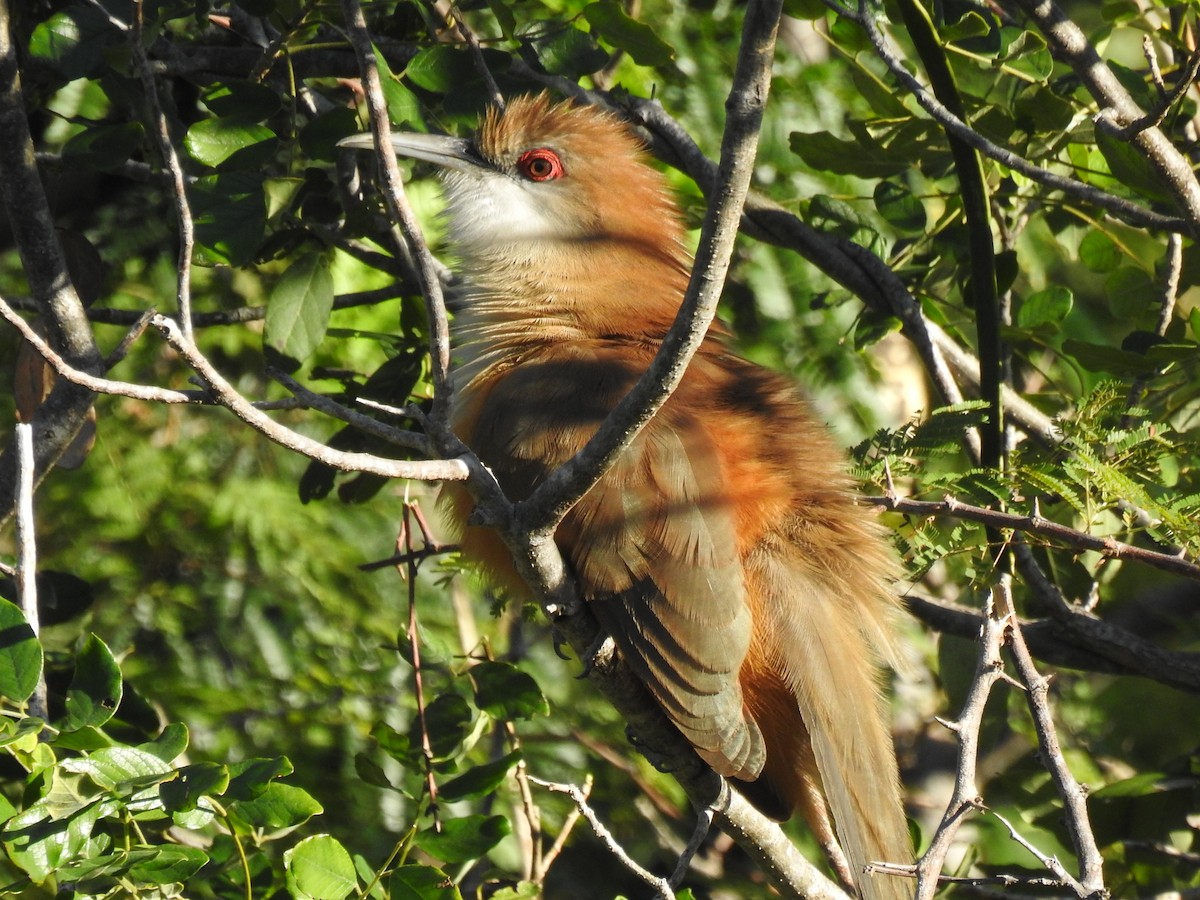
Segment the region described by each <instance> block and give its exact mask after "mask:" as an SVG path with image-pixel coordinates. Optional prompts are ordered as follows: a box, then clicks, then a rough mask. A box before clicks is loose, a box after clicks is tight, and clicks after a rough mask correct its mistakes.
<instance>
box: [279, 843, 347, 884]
mask: <svg viewBox="0 0 1200 900" xmlns="http://www.w3.org/2000/svg"><path fill="white" fill-rule="evenodd" d="M283 865H284V868H285V869H286V871H287V880H288V888H289V890H290V892H291V895H292V896H293V897H297V898H303V900H342V898H343V897H348V896H349V895H350V894H351V893H352V892H353V891H354V890H355V889H357V887H358V876H357V874H356V873H355V871H354V861H353V860H352V859H351V858H350V854H349V853H348V852H346V848H345V847H343V846H342V845H341V844H340V843H339V842H338V841H337V840H336V839H334V838H332V837H330V836H329V835H327V834H318V835H315V836H314V837H310V838H305V839H304V840H302V841H301V842H300V843H298V844H297V845H296V846H295V847H292V848H291V849H290V850H288V851H287V852H286V853H284V855H283Z"/></svg>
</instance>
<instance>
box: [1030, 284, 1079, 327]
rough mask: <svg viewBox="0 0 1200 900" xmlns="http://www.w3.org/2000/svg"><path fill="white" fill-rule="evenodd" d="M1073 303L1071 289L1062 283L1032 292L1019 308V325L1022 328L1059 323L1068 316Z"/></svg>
mask: <svg viewBox="0 0 1200 900" xmlns="http://www.w3.org/2000/svg"><path fill="white" fill-rule="evenodd" d="M1073 303H1074V297H1073V296H1072V294H1071V289H1070V288H1067V287H1063V286H1062V285H1054V286H1053V287H1048V288H1046V289H1045V290H1042V291H1038V292H1036V293H1034V294H1030V295H1029V296H1028V297H1026V298H1025V302H1024V303H1022V304H1021V306H1020V308H1019V309H1018V310H1017V325H1018V326H1020V327H1021V328H1037V327H1038V326H1039V325H1058V324H1060V323H1061V322H1062V321H1063V319H1065V318H1066V317H1067V314H1068V313H1069V312H1070V311H1071V306H1072V304H1073Z"/></svg>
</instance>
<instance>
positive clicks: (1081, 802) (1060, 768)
mask: <svg viewBox="0 0 1200 900" xmlns="http://www.w3.org/2000/svg"><path fill="white" fill-rule="evenodd" d="M1011 584H1012V582H1011V579H1010V578H1009V577H1008V576H1005V577H1003V578H1001V580H1000V584H999V585H998V590H997V591H996V598H997V601H998V605H999V610H998V611H999V612H1000V613H1001V614H1002V615H1004V616H1005V617H1006V618H1007V620H1008V628H1009V635H1008V636H1009V650H1010V652H1011V654H1012V658H1013V662H1014V664H1015V665H1016V669H1017V675H1018V676H1019V677H1020V679H1021V683H1022V684H1023V685H1024V686H1025V691H1026V693H1025V696H1026V702H1027V703H1028V705H1029V711H1030V714H1031V715H1032V717H1033V726H1034V730H1035V731H1036V732H1037V737H1038V747H1039V748H1040V749H1041V759H1042V764H1043V765H1045V767H1046V768H1047V769H1048V770H1049V772H1050V777H1051V778H1052V779H1053V780H1054V784H1055V787H1056V788H1057V789H1058V794H1059V796H1060V797H1061V798H1062V801H1063V811H1064V813H1065V815H1066V820H1067V830H1068V831H1069V832H1070V833H1071V840H1072V842H1073V843H1074V845H1075V852H1076V853H1077V854H1078V856H1079V883H1076V882H1074V880H1073V879H1072V880H1071V881H1069V882H1068V883H1070V884H1071V886H1072V888H1073V889H1074V890H1075V891H1076V893H1077V894H1078V896H1079V897H1081V898H1082V897H1099V896H1103V895H1104V893H1105V891H1104V859H1103V857H1101V855H1100V850H1099V848H1098V847H1097V846H1096V837H1095V835H1094V834H1093V833H1092V826H1091V822H1090V821H1089V819H1088V812H1087V792H1086V790H1085V789H1084V788H1083V787H1082V786H1081V785H1080V784H1079V782H1077V781H1076V780H1075V776H1074V775H1072V774H1071V770H1070V769H1069V768H1068V767H1067V763H1066V760H1065V759H1063V754H1062V748H1061V747H1060V746H1059V743H1058V734H1057V732H1056V730H1055V725H1054V716H1053V715H1052V714H1051V712H1050V702H1049V698H1048V689H1049V684H1050V681H1049V679H1048V678H1046V677H1044V676H1042V675H1041V673H1039V672H1038V670H1037V667H1036V666H1035V665H1034V663H1033V657H1032V656H1031V655H1030V653H1029V648H1028V647H1027V646H1026V645H1025V638H1024V637H1023V636H1022V634H1021V628H1020V625H1019V624H1018V623H1017V619H1016V611H1015V610H1014V609H1013V605H1012V593H1011ZM1010 830H1011V829H1010ZM1042 861H1043V863H1044V864H1045V865H1046V866H1047V867H1048V868H1050V869H1051V871H1053V872H1054V874H1055V875H1057V876H1058V877H1059V878H1062V879H1064V880H1067V879H1069V878H1070V876H1069V875H1068V874H1067V872H1066V869H1065V868H1063V867H1062V866H1061V864H1058V865H1055V863H1057V860H1054V859H1053V858H1047V857H1045V856H1042Z"/></svg>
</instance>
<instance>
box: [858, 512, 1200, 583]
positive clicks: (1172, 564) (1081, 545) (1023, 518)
mask: <svg viewBox="0 0 1200 900" xmlns="http://www.w3.org/2000/svg"><path fill="white" fill-rule="evenodd" d="M864 499H865V500H866V502H868V503H870V504H872V505H873V506H879V507H882V508H883V509H886V510H889V511H891V512H899V513H905V514H906V515H913V516H951V517H953V518H956V519H966V520H968V521H971V522H978V523H980V524H981V525H986V526H988V527H990V528H1008V529H1012V530H1013V531H1019V532H1024V533H1026V534H1036V535H1038V536H1039V537H1044V538H1048V539H1050V540H1052V541H1055V542H1056V543H1058V544H1061V545H1063V546H1065V547H1070V548H1071V549H1073V550H1094V551H1096V552H1097V553H1100V554H1101V555H1103V556H1105V557H1108V558H1110V559H1130V560H1135V561H1137V562H1140V563H1144V564H1146V565H1148V566H1153V567H1154V568H1156V569H1162V570H1163V571H1164V572H1171V573H1172V574H1174V575H1182V576H1183V577H1185V578H1193V579H1196V580H1200V563H1195V562H1192V561H1191V560H1189V559H1186V558H1184V557H1183V556H1172V555H1171V554H1169V553H1161V552H1159V551H1157V550H1146V549H1144V548H1142V547H1135V546H1134V545H1133V544H1127V543H1125V542H1124V541H1118V540H1117V539H1116V538H1113V537H1108V536H1104V537H1097V536H1096V535H1092V534H1088V533H1087V532H1084V531H1078V530H1076V529H1074V528H1071V527H1069V526H1067V525H1060V524H1059V523H1058V522H1054V521H1051V520H1050V519H1046V518H1043V517H1042V516H1041V515H1040V514H1039V513H1038V512H1036V511H1034V512H1032V513H1030V514H1028V515H1022V514H1020V513H1007V512H1002V511H1000V510H996V509H988V508H987V507H983V506H972V505H971V504H969V503H963V502H961V501H959V500H956V499H955V498H954V497H951V496H949V495H947V496H945V497H943V498H942V499H941V500H911V499H909V498H906V497H898V496H896V495H895V494H888V495H885V496H883V497H867V498H864Z"/></svg>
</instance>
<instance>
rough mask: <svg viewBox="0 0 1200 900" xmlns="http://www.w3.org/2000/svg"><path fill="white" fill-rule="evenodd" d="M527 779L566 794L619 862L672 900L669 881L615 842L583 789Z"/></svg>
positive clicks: (664, 898)
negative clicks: (643, 864)
mask: <svg viewBox="0 0 1200 900" xmlns="http://www.w3.org/2000/svg"><path fill="white" fill-rule="evenodd" d="M529 780H530V781H532V782H533V783H534V784H536V785H538V786H539V787H544V788H546V790H548V791H553V792H554V793H556V794H566V795H567V796H568V797H570V798H571V800H572V802H573V803H574V804H575V808H576V809H578V810H579V812H580V814H582V816H583V817H584V819H586V820H587V823H588V824H589V825H591V826H592V832H593V833H594V834H595V835H596V837H598V838H599V839H600V842H601V843H602V844H604V846H605V847H606V848H607V849H608V852H609V853H611V854H612V855H613V856H615V857H616V858H617V859H618V860H620V861H621V864H622V865H623V866H625V868H627V869H628V870H629V871H630V872H632V873H633V874H634V875H636V876H637V877H638V878H639V879H641V880H642V881H644V882H645V883H646V884H648V885H650V887H652V888H654V889H655V890H656V891H657V892H658V895H657V896H658V897H661V898H663V900H674V898H675V891H674V890H672V888H671V884H670V882H669V881H667V879H665V878H660V877H659V876H657V875H655V874H654V873H653V872H650V871H648V870H646V869H644V868H642V866H641V865H640V864H639V863H638V862H637V860H635V859H634V858H633V857H631V856H630V855H629V854H628V853H626V852H625V848H624V847H622V846H621V845H620V844H619V843H617V839H616V838H615V837H613V834H612V832H611V831H609V830H608V829H607V828H606V827H605V826H604V823H603V822H601V821H600V817H599V816H597V815H596V812H595V810H593V809H592V807H591V806H590V805H589V804H588V801H587V796H586V795H585V794H584V793H583V791H581V790H580V789H579V788H578V787H576V786H575V785H573V784H559V783H557V782H554V781H543V780H542V779H540V778H534V777H533V776H532V775H531V776H529Z"/></svg>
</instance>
